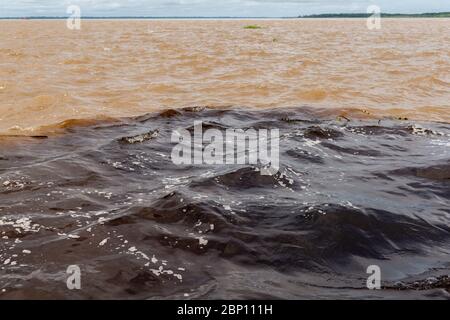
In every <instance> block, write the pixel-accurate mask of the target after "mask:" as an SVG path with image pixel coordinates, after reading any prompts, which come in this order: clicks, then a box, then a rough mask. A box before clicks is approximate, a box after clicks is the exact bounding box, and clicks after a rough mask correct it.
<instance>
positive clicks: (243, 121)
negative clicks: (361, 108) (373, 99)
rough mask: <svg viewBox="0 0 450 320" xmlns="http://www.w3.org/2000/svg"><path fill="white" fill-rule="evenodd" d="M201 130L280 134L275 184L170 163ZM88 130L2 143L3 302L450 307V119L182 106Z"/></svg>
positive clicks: (239, 171)
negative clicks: (76, 277) (435, 301)
mask: <svg viewBox="0 0 450 320" xmlns="http://www.w3.org/2000/svg"><path fill="white" fill-rule="evenodd" d="M194 120H202V121H203V122H204V123H205V124H206V125H207V127H209V128H217V129H219V130H225V129H226V128H279V129H280V132H281V139H280V163H281V168H280V172H279V173H278V174H276V175H275V176H262V175H260V173H259V172H258V171H257V169H256V168H255V167H252V166H249V165H239V166H238V165H234V166H229V165H214V166H206V165H201V166H194V165H192V166H181V167H180V166H175V165H174V164H173V163H172V161H171V159H170V154H171V150H172V147H173V146H174V145H173V144H172V143H171V142H170V137H171V133H172V131H173V130H174V129H176V128H178V127H181V128H190V127H191V126H192V125H193V123H194ZM349 120H350V121H349ZM78 124H83V125H82V126H74V127H72V126H69V127H67V128H66V129H65V132H64V134H60V135H53V136H49V137H46V136H36V137H34V138H32V137H27V138H23V137H13V136H9V137H3V138H1V144H2V147H1V152H0V297H1V298H139V299H144V298H145V299H161V298H208V299H210V298H285V299H294V298H352V297H358V298H449V297H450V293H449V290H450V280H449V278H448V275H449V273H450V272H449V271H450V255H449V251H450V250H449V249H450V246H449V244H450V227H449V222H450V209H449V208H450V126H449V125H448V124H446V123H439V122H417V121H400V120H391V119H382V120H381V121H378V120H368V119H366V120H357V119H344V118H335V117H334V116H327V115H324V114H323V113H320V112H319V111H318V110H317V109H314V108H292V109H283V108H277V109H265V110H249V109H243V108H221V109H219V108H214V109H210V108H188V109H179V110H173V109H172V110H168V111H164V112H162V113H158V112H155V113H151V114H148V115H146V116H141V117H138V118H126V119H123V120H116V121H112V122H98V123H78ZM130 137H138V138H136V139H129V138H130ZM139 137H140V138H141V139H140V138H139ZM73 264H75V265H79V266H80V268H81V271H82V280H81V281H82V290H79V291H76V290H75V291H69V290H68V289H67V288H66V284H65V279H66V277H67V275H66V272H65V271H66V268H67V266H69V265H73ZM374 264H375V265H379V266H380V267H381V270H382V284H383V289H382V290H379V291H369V290H367V289H366V288H365V282H366V278H367V276H368V275H367V274H366V273H365V272H366V268H367V266H369V265H374Z"/></svg>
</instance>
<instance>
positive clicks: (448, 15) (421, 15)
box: [298, 12, 450, 19]
mask: <svg viewBox="0 0 450 320" xmlns="http://www.w3.org/2000/svg"><path fill="white" fill-rule="evenodd" d="M372 15H373V14H371V13H325V14H313V15H305V16H298V18H302V19H303V18H306V19H314V18H368V17H371V16H372ZM381 17H382V18H450V12H430V13H417V14H415V13H414V14H413V13H381Z"/></svg>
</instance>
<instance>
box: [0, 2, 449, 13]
mask: <svg viewBox="0 0 450 320" xmlns="http://www.w3.org/2000/svg"><path fill="white" fill-rule="evenodd" d="M69 5H78V6H79V7H80V8H81V14H82V16H102V17H114V16H153V17H164V16H165V17H167V16H171V17H175V16H180V17H200V16H202V17H295V16H299V15H308V14H318V13H349V12H358V13H360V12H366V9H367V7H368V6H369V5H378V6H379V7H380V8H381V12H387V13H423V12H439V11H450V0H0V17H24V16H67V13H66V10H67V7H68V6H69Z"/></svg>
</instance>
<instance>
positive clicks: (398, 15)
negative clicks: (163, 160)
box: [0, 12, 450, 20]
mask: <svg viewBox="0 0 450 320" xmlns="http://www.w3.org/2000/svg"><path fill="white" fill-rule="evenodd" d="M370 16H372V14H368V13H325V14H313V15H301V16H296V17H146V16H143V17H138V16H117V17H95V16H93V17H89V16H87V17H82V19H86V20H110V19H112V20H125V19H129V20H194V19H195V20H213V19H220V20H243V19H261V20H271V19H272V20H273V19H323V18H368V17H370ZM381 17H383V18H450V12H434V13H418V14H408V13H406V14H403V13H381ZM67 18H68V17H67V16H60V17H58V16H57V17H51V16H49V17H47V16H31V17H26V16H24V17H0V20H61V19H67Z"/></svg>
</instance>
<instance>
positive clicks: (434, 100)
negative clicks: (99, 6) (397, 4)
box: [0, 19, 450, 135]
mask: <svg viewBox="0 0 450 320" xmlns="http://www.w3.org/2000/svg"><path fill="white" fill-rule="evenodd" d="M247 24H257V25H259V26H261V29H257V30H247V29H244V27H245V26H246V25H247ZM0 32H1V35H2V36H1V37H0V134H22V135H34V134H41V133H48V132H51V131H52V129H53V126H54V125H57V124H58V123H60V122H62V121H66V120H69V119H87V118H105V117H123V116H136V115H142V114H145V113H148V112H150V111H155V110H156V111H157V110H161V109H164V108H176V107H185V106H194V105H202V106H204V105H208V106H212V107H221V106H245V107H258V108H279V107H295V106H299V105H309V106H314V107H320V108H329V109H336V108H339V109H342V110H343V112H345V113H348V114H349V115H351V116H352V117H355V116H359V117H364V118H367V117H369V118H377V117H384V116H392V117H407V118H409V119H415V120H433V121H446V122H450V117H449V112H448V108H449V107H450V104H449V101H450V78H449V75H450V48H449V43H450V20H449V19H383V20H382V29H381V30H376V31H374V30H368V28H367V26H366V20H365V19H350V20H346V19H329V20H314V19H312V20H300V19H293V20H263V21H243V20H225V21H220V20H210V21H195V20H182V21H179V20H178V21H176V20H175V21H168V20H165V21H161V20H158V21H154V20H143V21H136V20H133V21H126V20H119V21H107V20H100V21H99V20H95V21H82V24H81V30H78V31H77V30H69V29H67V28H66V21H65V20H51V21H45V20H41V21H36V20H29V21H24V20H15V21H0Z"/></svg>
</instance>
